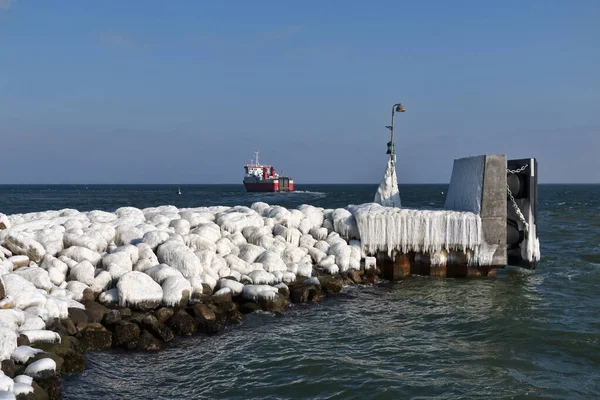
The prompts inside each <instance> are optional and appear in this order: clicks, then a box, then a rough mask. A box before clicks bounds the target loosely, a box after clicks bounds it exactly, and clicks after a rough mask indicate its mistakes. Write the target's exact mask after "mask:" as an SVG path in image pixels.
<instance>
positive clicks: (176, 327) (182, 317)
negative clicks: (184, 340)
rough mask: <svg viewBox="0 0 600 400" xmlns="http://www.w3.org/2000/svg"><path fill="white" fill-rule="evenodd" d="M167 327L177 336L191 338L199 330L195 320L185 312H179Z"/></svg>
mask: <svg viewBox="0 0 600 400" xmlns="http://www.w3.org/2000/svg"><path fill="white" fill-rule="evenodd" d="M166 325H167V326H168V327H169V328H170V329H171V330H172V331H173V332H174V333H175V334H176V335H181V336H191V335H193V334H195V333H196V331H197V328H196V324H195V322H194V318H193V317H192V316H191V315H190V314H188V313H186V312H185V311H183V310H179V311H177V312H176V313H175V314H174V315H173V316H172V317H171V318H169V320H168V321H167V322H166Z"/></svg>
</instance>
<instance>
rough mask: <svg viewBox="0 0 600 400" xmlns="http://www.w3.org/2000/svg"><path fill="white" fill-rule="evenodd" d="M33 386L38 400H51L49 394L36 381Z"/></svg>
mask: <svg viewBox="0 0 600 400" xmlns="http://www.w3.org/2000/svg"><path fill="white" fill-rule="evenodd" d="M31 386H33V394H34V395H35V398H36V399H37V400H49V398H50V397H49V396H48V393H46V391H45V390H44V389H42V387H41V386H40V385H38V384H37V382H36V381H33V383H32V384H31Z"/></svg>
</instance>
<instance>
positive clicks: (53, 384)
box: [34, 375, 61, 400]
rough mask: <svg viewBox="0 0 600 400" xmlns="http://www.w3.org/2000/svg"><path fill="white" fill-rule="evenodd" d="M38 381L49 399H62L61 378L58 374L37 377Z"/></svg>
mask: <svg viewBox="0 0 600 400" xmlns="http://www.w3.org/2000/svg"><path fill="white" fill-rule="evenodd" d="M36 383H37V384H38V385H39V387H40V388H41V389H43V390H44V392H46V393H47V394H48V400H60V398H61V395H60V378H59V377H58V376H56V375H55V376H52V377H49V378H45V379H37V380H36ZM34 391H35V388H34ZM36 397H37V396H36ZM38 398H39V397H38Z"/></svg>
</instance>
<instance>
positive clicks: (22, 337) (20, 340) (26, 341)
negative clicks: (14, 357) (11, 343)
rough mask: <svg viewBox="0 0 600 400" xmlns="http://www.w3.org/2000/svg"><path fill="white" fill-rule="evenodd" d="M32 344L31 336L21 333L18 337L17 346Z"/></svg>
mask: <svg viewBox="0 0 600 400" xmlns="http://www.w3.org/2000/svg"><path fill="white" fill-rule="evenodd" d="M30 344H31V342H30V341H29V338H28V337H27V336H25V335H23V334H20V335H19V336H18V337H17V346H29V345H30Z"/></svg>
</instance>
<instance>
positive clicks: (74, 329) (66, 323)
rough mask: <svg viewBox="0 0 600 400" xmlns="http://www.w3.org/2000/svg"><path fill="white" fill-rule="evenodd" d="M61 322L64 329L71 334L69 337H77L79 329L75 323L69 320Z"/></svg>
mask: <svg viewBox="0 0 600 400" xmlns="http://www.w3.org/2000/svg"><path fill="white" fill-rule="evenodd" d="M60 322H61V324H62V326H63V328H65V329H66V331H67V332H68V333H69V335H75V334H76V333H77V332H78V330H77V327H76V326H75V324H74V323H73V321H71V320H70V319H69V318H67V319H63V320H62V321H60Z"/></svg>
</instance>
